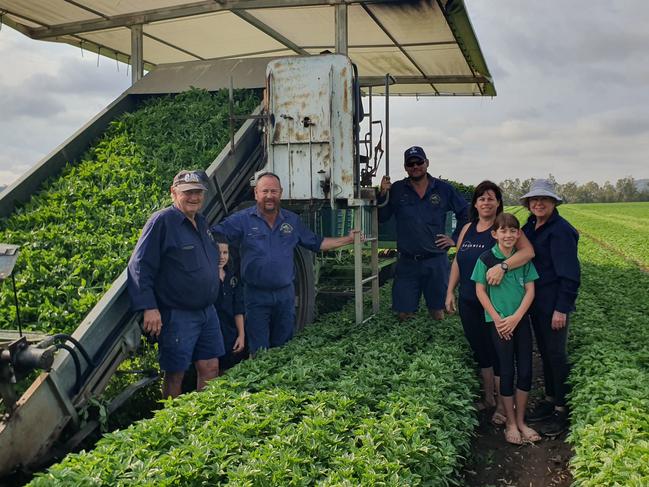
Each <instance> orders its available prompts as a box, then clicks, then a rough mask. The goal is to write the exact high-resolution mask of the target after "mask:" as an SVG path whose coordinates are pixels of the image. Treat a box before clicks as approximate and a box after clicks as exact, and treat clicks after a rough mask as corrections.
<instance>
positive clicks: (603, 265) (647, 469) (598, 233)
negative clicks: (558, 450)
mask: <svg viewBox="0 0 649 487" xmlns="http://www.w3.org/2000/svg"><path fill="white" fill-rule="evenodd" d="M559 212H560V213H561V215H563V216H564V217H565V218H567V219H568V220H569V221H570V222H571V223H572V224H573V225H574V226H575V227H576V228H577V229H578V230H579V231H580V234H581V237H580V241H579V254H580V260H581V263H582V286H581V289H580V292H579V298H578V301H577V312H576V313H575V314H574V316H573V319H572V321H571V324H570V327H571V329H570V340H569V358H570V361H571V362H572V364H573V368H572V371H571V374H570V382H571V384H572V388H573V390H572V393H571V395H570V398H569V404H570V408H571V429H570V435H569V437H568V441H569V442H570V443H571V445H572V446H573V448H574V452H575V455H574V457H573V459H572V461H571V467H572V473H573V478H574V482H575V484H576V485H580V486H593V487H594V486H605V485H624V486H642V485H649V274H648V273H647V271H646V267H647V266H648V265H649V246H648V241H649V240H648V238H647V237H649V230H647V223H648V222H649V204H648V203H624V204H584V205H562V206H560V207H559ZM526 215H527V212H526V211H525V212H520V213H518V214H517V216H519V218H523V219H524V218H525V217H526ZM643 267H644V268H643Z"/></svg>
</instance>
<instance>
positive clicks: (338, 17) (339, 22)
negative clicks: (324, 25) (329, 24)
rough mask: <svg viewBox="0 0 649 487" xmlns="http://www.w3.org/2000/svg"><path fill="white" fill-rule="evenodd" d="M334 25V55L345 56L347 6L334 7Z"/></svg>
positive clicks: (340, 4) (341, 4) (338, 5)
mask: <svg viewBox="0 0 649 487" xmlns="http://www.w3.org/2000/svg"><path fill="white" fill-rule="evenodd" d="M334 23H335V26H336V27H335V28H336V54H344V55H345V56H347V46H348V37H347V32H348V30H347V4H345V3H339V4H337V5H336V12H335V22H334Z"/></svg>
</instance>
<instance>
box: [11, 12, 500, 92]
mask: <svg viewBox="0 0 649 487" xmlns="http://www.w3.org/2000/svg"><path fill="white" fill-rule="evenodd" d="M340 4H343V5H346V11H347V19H348V20H347V25H348V27H347V32H348V34H347V45H348V52H347V54H348V56H349V57H350V58H351V59H352V61H353V62H354V63H355V64H356V66H357V67H358V71H359V76H360V77H361V82H362V83H363V84H364V85H370V84H371V85H374V86H376V88H375V93H380V92H381V91H382V85H383V79H384V77H385V75H386V74H390V75H391V76H392V78H393V82H394V84H393V85H392V86H391V87H390V94H395V95H398V94H401V95H488V96H493V95H495V94H496V91H495V88H494V85H493V83H492V81H491V75H490V74H489V70H488V68H487V64H486V62H485V59H484V57H483V55H482V52H481V50H480V46H479V44H478V41H477V39H476V36H475V32H474V31H473V27H472V26H471V22H470V20H469V17H468V14H467V11H466V8H465V6H464V2H463V1H462V0H400V1H395V0H364V1H363V0H358V1H357V0H267V1H262V0H218V1H217V0H208V1H191V2H190V1H184V0H120V1H118V2H116V1H114V0H0V16H1V18H2V22H3V23H4V24H6V25H9V26H11V27H13V28H14V29H16V30H19V31H20V32H22V33H23V34H25V35H27V36H29V37H31V38H33V39H37V40H47V41H56V42H64V43H67V44H71V45H74V46H79V47H81V48H83V49H84V50H90V51H94V52H98V53H99V54H100V55H104V56H108V57H111V58H117V59H119V60H120V61H123V62H126V63H130V59H131V29H130V27H131V26H133V25H138V24H141V25H142V26H143V36H144V37H143V57H144V62H145V68H146V69H148V70H152V69H154V68H155V67H156V66H159V65H162V64H170V63H183V64H184V63H186V62H188V61H206V60H228V59H235V58H258V57H266V58H268V57H278V56H290V55H309V54H319V53H321V52H322V51H325V50H329V51H331V52H334V51H335V44H336V28H337V24H336V21H335V19H336V14H337V10H336V7H337V5H340ZM339 12H340V9H339V10H338V13H339Z"/></svg>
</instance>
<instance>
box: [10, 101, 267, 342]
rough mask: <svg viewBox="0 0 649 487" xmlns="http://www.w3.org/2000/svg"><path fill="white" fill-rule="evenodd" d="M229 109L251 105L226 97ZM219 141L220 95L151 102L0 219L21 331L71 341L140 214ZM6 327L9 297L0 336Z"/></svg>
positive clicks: (225, 127)
mask: <svg viewBox="0 0 649 487" xmlns="http://www.w3.org/2000/svg"><path fill="white" fill-rule="evenodd" d="M236 100H237V101H236V103H235V106H236V110H237V113H239V114H249V113H251V112H252V111H253V110H254V108H255V107H256V106H257V105H258V103H259V97H258V96H257V95H256V94H254V92H251V91H240V92H236ZM228 140H229V114H228V93H227V92H219V93H214V94H210V93H208V92H205V91H201V90H191V91H188V92H185V93H181V94H179V95H177V96H165V97H160V98H153V99H150V100H148V101H146V102H144V103H143V106H142V107H141V108H140V109H138V110H136V111H135V112H132V113H127V114H125V115H123V116H121V117H120V118H119V119H117V120H115V121H114V122H112V123H111V125H110V128H109V129H108V130H107V132H106V134H105V135H104V136H103V137H102V138H101V139H100V140H99V141H98V142H97V143H96V144H95V145H94V146H93V147H92V148H91V149H90V150H88V152H87V153H86V154H85V156H84V157H83V159H82V160H81V161H80V162H79V163H78V164H73V161H70V162H71V163H70V164H68V166H67V167H66V168H65V169H64V170H63V172H62V174H61V175H60V176H58V177H57V178H54V179H52V180H49V181H48V182H46V183H45V184H44V187H43V189H42V190H41V191H40V192H39V193H37V194H35V195H34V196H33V197H32V198H31V199H30V201H29V202H27V203H26V204H25V205H23V206H22V207H19V208H18V209H17V210H16V211H15V212H14V213H13V214H12V215H11V216H10V217H8V218H5V219H2V220H1V221H0V241H1V242H5V243H11V244H17V245H20V246H21V255H20V257H19V259H18V262H17V265H16V285H17V287H18V292H19V298H20V306H21V309H20V313H21V318H22V321H23V324H24V327H25V328H26V329H29V330H39V331H44V332H47V333H56V332H67V333H71V332H72V331H73V330H74V329H75V328H76V326H77V325H78V324H79V323H80V321H81V320H82V318H83V317H84V316H85V315H86V314H87V313H88V312H89V311H90V309H91V308H92V307H93V306H94V305H95V304H96V302H97V301H98V300H99V298H100V297H101V296H102V295H103V293H104V292H105V291H106V290H107V289H108V288H109V287H110V285H111V284H112V282H113V281H114V280H115V278H117V276H118V275H119V274H120V272H122V271H123V270H124V268H125V266H126V262H127V260H128V258H129V256H130V253H131V251H132V249H133V247H134V246H135V243H136V242H137V238H138V236H139V234H140V231H141V229H142V226H143V225H144V222H145V221H146V220H147V218H148V217H149V215H150V214H151V213H152V212H153V211H155V210H157V209H160V208H162V207H164V206H166V205H168V204H169V203H170V202H171V199H170V197H169V186H170V185H171V180H172V178H173V176H174V174H175V173H176V172H178V171H179V170H180V169H181V168H191V169H196V168H206V167H207V166H208V165H209V164H210V163H211V162H212V161H213V160H214V159H215V158H216V156H217V155H218V153H219V152H220V151H221V149H222V148H223V147H224V146H225V144H226V143H227V142H228ZM7 328H15V307H14V303H13V295H12V293H10V292H4V293H0V329H7Z"/></svg>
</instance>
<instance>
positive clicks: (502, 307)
mask: <svg viewBox="0 0 649 487" xmlns="http://www.w3.org/2000/svg"><path fill="white" fill-rule="evenodd" d="M490 252H492V253H493V254H494V255H495V256H496V257H497V258H499V259H505V256H504V255H503V253H502V252H501V251H500V248H499V247H498V244H496V245H494V246H493V248H492V249H491V250H490ZM514 252H516V249H514ZM512 255H513V254H512ZM488 270H489V269H488V268H487V266H486V265H485V263H484V262H482V259H478V261H477V262H476V264H475V267H474V268H473V274H471V280H472V281H475V282H479V283H480V284H484V285H485V286H486V287H487V294H488V295H489V299H490V300H491V304H492V305H493V307H494V308H496V311H498V314H499V315H500V317H501V318H506V317H507V316H511V315H513V314H514V313H515V312H516V310H517V309H518V307H519V306H520V305H521V301H523V296H525V284H526V283H528V282H532V281H535V280H536V279H538V278H539V275H538V274H537V273H536V268H535V267H534V264H532V262H528V263H527V264H525V265H524V266H521V267H517V268H516V269H510V270H508V271H507V272H506V273H505V276H504V277H503V280H502V281H501V282H500V284H499V285H498V286H490V285H489V284H487V271H488ZM485 320H486V321H493V319H492V318H491V316H489V313H487V312H486V311H485Z"/></svg>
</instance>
